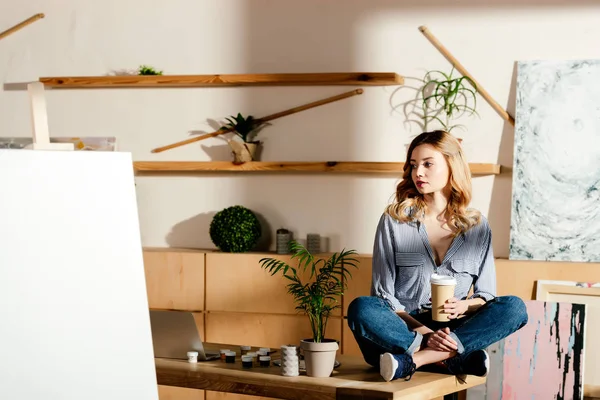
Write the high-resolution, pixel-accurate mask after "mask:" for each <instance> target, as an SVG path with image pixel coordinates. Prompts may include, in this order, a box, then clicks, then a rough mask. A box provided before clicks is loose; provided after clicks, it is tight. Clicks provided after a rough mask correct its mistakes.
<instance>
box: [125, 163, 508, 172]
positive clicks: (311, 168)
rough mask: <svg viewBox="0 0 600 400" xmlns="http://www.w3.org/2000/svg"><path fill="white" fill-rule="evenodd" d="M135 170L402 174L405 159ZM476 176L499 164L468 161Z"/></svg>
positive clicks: (141, 168)
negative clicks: (399, 160) (396, 160)
mask: <svg viewBox="0 0 600 400" xmlns="http://www.w3.org/2000/svg"><path fill="white" fill-rule="evenodd" d="M133 164H134V169H135V172H136V173H138V174H147V173H163V172H164V173H193V172H245V173H252V172H337V173H372V174H395V175H400V174H401V173H402V168H403V166H404V163H403V162H350V161H340V162H338V161H316V162H301V161H284V162H281V161H252V162H247V163H243V164H234V163H232V162H230V161H136V162H134V163H133ZM469 166H470V167H471V173H472V174H473V175H498V174H500V165H498V164H469Z"/></svg>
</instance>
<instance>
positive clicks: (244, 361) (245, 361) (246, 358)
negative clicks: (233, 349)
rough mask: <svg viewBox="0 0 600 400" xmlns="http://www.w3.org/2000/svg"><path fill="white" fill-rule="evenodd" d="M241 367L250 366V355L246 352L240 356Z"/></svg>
mask: <svg viewBox="0 0 600 400" xmlns="http://www.w3.org/2000/svg"><path fill="white" fill-rule="evenodd" d="M242 367H244V368H252V356H249V355H247V354H246V355H244V356H242Z"/></svg>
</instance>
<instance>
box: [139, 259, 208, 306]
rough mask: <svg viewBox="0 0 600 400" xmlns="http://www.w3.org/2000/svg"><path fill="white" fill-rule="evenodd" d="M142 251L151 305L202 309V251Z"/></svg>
mask: <svg viewBox="0 0 600 400" xmlns="http://www.w3.org/2000/svg"><path fill="white" fill-rule="evenodd" d="M143 255H144V270H145V273H146V291H147V293H148V303H149V306H150V308H153V309H166V310H186V311H202V310H204V253H202V252H189V251H188V252H179V251H160V252H159V251H146V250H144V252H143Z"/></svg>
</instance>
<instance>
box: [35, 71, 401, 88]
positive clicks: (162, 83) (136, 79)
mask: <svg viewBox="0 0 600 400" xmlns="http://www.w3.org/2000/svg"><path fill="white" fill-rule="evenodd" d="M40 82H42V83H43V84H44V85H46V86H47V87H52V88H123V87H214V86H217V87H218V86H221V87H228V86H320V85H326V86H329V85H352V86H357V85H358V86H386V85H402V84H403V83H404V77H402V76H400V75H398V74H396V73H394V72H332V73H306V74H295V73H294V74H229V75H221V74H218V75H122V76H62V77H43V78H40Z"/></svg>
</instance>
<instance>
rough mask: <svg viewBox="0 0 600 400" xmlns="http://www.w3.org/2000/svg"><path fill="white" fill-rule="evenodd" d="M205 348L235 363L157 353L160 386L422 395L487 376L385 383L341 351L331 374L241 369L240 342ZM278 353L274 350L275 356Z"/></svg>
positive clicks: (422, 376)
mask: <svg viewBox="0 0 600 400" xmlns="http://www.w3.org/2000/svg"><path fill="white" fill-rule="evenodd" d="M205 347H206V349H210V350H213V351H214V350H216V349H219V348H228V349H231V350H233V351H236V352H237V354H238V356H237V357H236V362H235V364H227V363H225V362H223V361H220V360H218V361H204V362H198V363H197V364H190V363H188V362H187V361H185V360H171V359H163V358H156V359H155V364H156V374H157V380H158V384H159V385H166V386H178V387H185V388H193V389H204V390H214V391H218V392H229V393H241V394H247V395H256V396H264V397H275V398H280V399H288V400H300V399H302V400H304V399H311V400H313V399H314V400H335V399H339V400H359V399H360V400H369V399H377V400H382V399H390V400H391V399H400V398H402V399H403V400H417V399H418V400H422V399H434V398H436V397H440V396H446V395H451V394H453V393H457V392H459V391H462V390H465V389H468V388H470V387H473V386H477V385H480V384H483V383H485V378H479V377H476V376H467V377H466V382H465V383H461V382H460V381H459V380H458V379H457V378H456V377H455V376H452V375H443V374H434V373H428V372H417V373H416V374H415V375H414V376H413V377H412V379H411V380H410V381H404V380H402V379H400V380H396V381H392V382H385V381H383V379H382V378H381V376H380V375H379V373H378V372H377V371H375V370H374V369H373V368H372V367H370V366H369V365H368V364H366V363H365V362H364V361H363V359H362V358H360V357H355V356H344V355H338V357H337V359H338V361H340V363H341V365H340V366H339V367H338V368H336V369H335V370H334V372H333V374H332V375H331V376H330V377H328V378H313V377H308V376H306V375H303V374H302V373H301V375H300V376H297V377H288V376H282V375H281V372H280V368H279V367H276V366H273V365H272V366H270V367H252V368H250V369H245V368H242V365H241V361H240V359H239V354H240V352H239V346H232V345H215V344H205ZM277 354H278V353H275V354H274V355H273V359H277V358H278V356H277Z"/></svg>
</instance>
